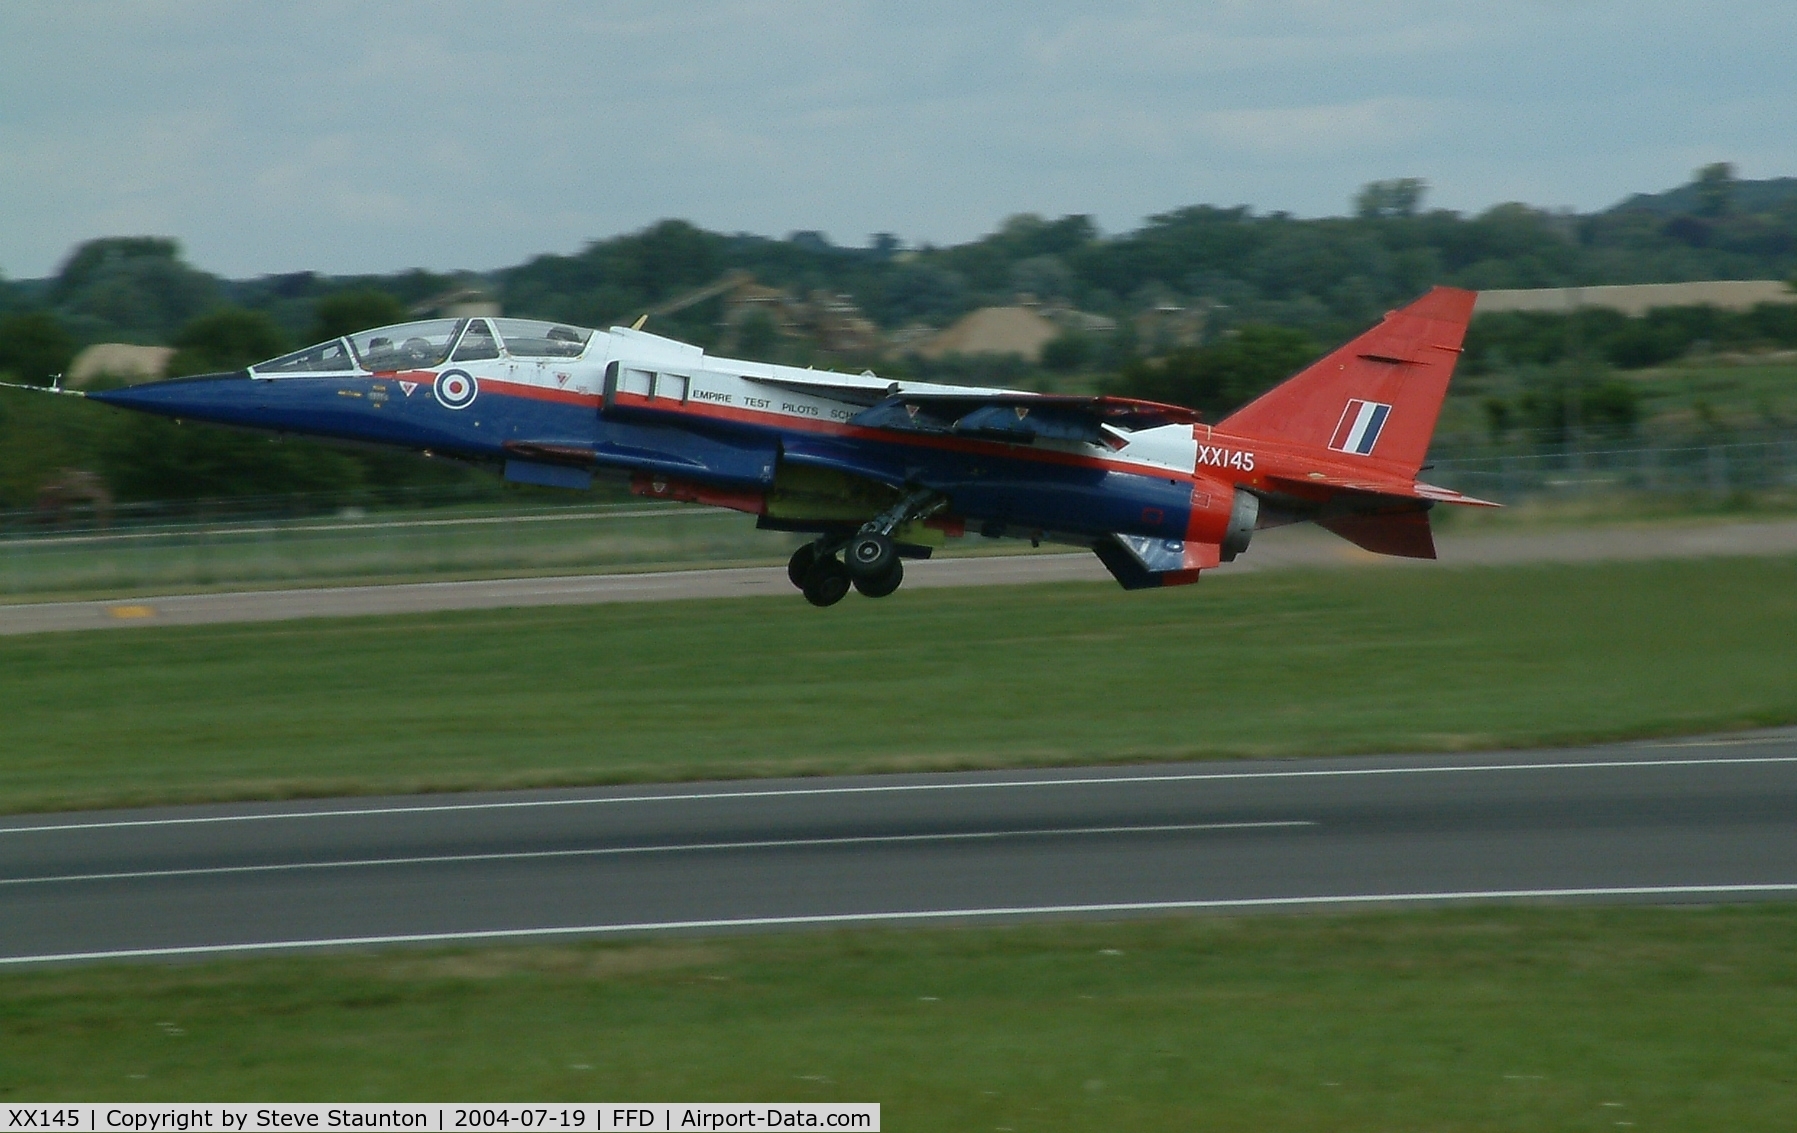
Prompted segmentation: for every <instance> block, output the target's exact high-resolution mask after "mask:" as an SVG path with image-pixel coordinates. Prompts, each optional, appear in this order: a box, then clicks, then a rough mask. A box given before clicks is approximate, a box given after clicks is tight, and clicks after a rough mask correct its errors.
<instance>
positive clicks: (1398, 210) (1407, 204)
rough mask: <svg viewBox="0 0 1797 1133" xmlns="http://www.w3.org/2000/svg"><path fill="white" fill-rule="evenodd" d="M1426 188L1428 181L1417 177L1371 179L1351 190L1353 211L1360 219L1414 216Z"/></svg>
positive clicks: (1420, 204)
mask: <svg viewBox="0 0 1797 1133" xmlns="http://www.w3.org/2000/svg"><path fill="white" fill-rule="evenodd" d="M1428 191H1429V183H1428V182H1427V181H1424V180H1423V179H1422V178H1420V177H1398V178H1395V179H1393V180H1390V181H1371V182H1368V183H1367V184H1365V185H1363V186H1361V189H1360V192H1359V193H1357V194H1355V196H1354V215H1355V216H1358V217H1359V218H1360V219H1362V220H1386V219H1390V218H1392V217H1402V216H1415V215H1416V214H1417V213H1418V212H1419V211H1420V210H1421V209H1422V205H1423V194H1425V193H1427V192H1428Z"/></svg>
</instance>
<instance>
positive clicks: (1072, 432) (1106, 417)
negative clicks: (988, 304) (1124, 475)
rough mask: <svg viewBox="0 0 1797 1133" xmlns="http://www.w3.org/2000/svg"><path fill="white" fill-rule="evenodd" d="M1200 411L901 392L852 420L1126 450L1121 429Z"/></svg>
mask: <svg viewBox="0 0 1797 1133" xmlns="http://www.w3.org/2000/svg"><path fill="white" fill-rule="evenodd" d="M1198 421H1199V417H1198V414H1197V412H1196V411H1194V410H1191V409H1186V408H1184V407H1182V406H1178V405H1162V404H1160V403H1159V402H1155V401H1138V400H1136V399H1135V398H1128V397H1079V396H1074V395H1066V394H1042V393H1018V392H1013V391H1005V390H991V391H987V390H980V391H968V392H959V391H957V392H935V391H929V392H924V391H910V390H904V389H902V388H901V389H899V390H896V391H894V392H893V393H892V394H891V395H890V396H888V397H885V398H883V399H881V400H880V401H879V402H878V403H877V404H875V405H873V406H872V407H871V408H868V409H866V410H863V411H862V412H861V413H858V414H856V415H855V416H854V417H853V418H851V419H850V423H851V424H855V425H863V426H866V427H868V428H875V429H898V430H901V431H905V432H915V433H955V434H960V435H964V436H979V437H986V438H989V439H993V440H1004V441H1011V442H1013V443H1017V444H1030V443H1032V442H1034V441H1037V440H1062V441H1080V442H1084V443H1086V444H1100V445H1106V446H1108V447H1110V448H1121V447H1123V445H1125V444H1127V443H1128V438H1127V437H1125V436H1123V435H1122V433H1120V432H1119V431H1118V430H1121V429H1129V430H1132V431H1134V430H1139V429H1153V428H1158V427H1160V426H1162V425H1186V424H1197V423H1198Z"/></svg>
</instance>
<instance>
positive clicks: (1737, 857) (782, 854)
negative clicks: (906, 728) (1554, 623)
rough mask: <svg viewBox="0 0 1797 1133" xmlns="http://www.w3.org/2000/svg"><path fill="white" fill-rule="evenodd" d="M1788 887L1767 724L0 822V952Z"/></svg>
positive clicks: (1681, 895)
mask: <svg viewBox="0 0 1797 1133" xmlns="http://www.w3.org/2000/svg"><path fill="white" fill-rule="evenodd" d="M1792 897H1797V729H1785V730H1780V731H1775V732H1762V733H1752V734H1743V735H1738V736H1721V737H1713V738H1707V739H1695V740H1682V741H1665V742H1659V743H1641V744H1630V745H1621V746H1613V747H1602V748H1587V749H1579V750H1562V751H1541V752H1528V753H1500V754H1484V755H1475V756H1420V757H1404V758H1356V759H1316V760H1281V761H1266V762H1233V763H1188V764H1168V765H1155V766H1141V767H1127V768H1105V769H1070V770H1055V771H1031V772H1014V773H990V772H988V773H973V774H956V775H906V776H881V777H861V778H842V779H813V780H779V781H777V780H765V781H749V782H734V783H710V784H685V785H663V786H649V787H620V788H611V789H584V790H568V791H532V792H517V793H504V794H487V795H447V796H421V797H409V798H389V799H340V800H324V801H311V802H304V803H286V804H253V805H236V806H209V807H187V808H177V809H166V810H140V811H109V812H94V813H86V814H58V815H48V816H29V815H21V816H12V817H9V818H6V819H4V820H0V965H19V964H32V963H52V962H59V961H60V962H66V961H73V960H97V959H132V958H138V959H150V958H166V957H179V956H203V955H210V954H215V953H232V952H255V951H269V950H291V949H304V948H319V947H348V946H370V945H392V944H403V943H428V942H458V941H461V942H467V941H480V940H526V939H575V938H582V937H599V936H608V935H620V934H632V935H636V934H643V935H647V934H656V933H678V932H721V931H741V930H747V929H754V928H792V927H801V926H817V925H831V924H838V925H851V924H860V925H865V924H882V923H956V922H961V923H965V922H970V921H971V922H985V921H992V920H1001V919H1042V918H1051V917H1072V916H1079V917H1118V916H1127V915H1140V914H1167V913H1173V912H1201V911H1211V912H1236V913H1240V912H1248V911H1254V910H1266V909H1307V908H1308V909H1314V908H1342V907H1372V906H1398V907H1408V906H1413V905H1421V904H1429V903H1439V902H1446V901H1505V900H1569V901H1606V900H1636V901H1654V902H1691V901H1700V902H1716V901H1739V900H1748V899H1766V898H1780V899H1789V898H1792Z"/></svg>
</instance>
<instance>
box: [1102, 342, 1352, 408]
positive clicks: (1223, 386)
mask: <svg viewBox="0 0 1797 1133" xmlns="http://www.w3.org/2000/svg"><path fill="white" fill-rule="evenodd" d="M1316 355H1317V347H1316V343H1314V342H1313V341H1311V338H1310V336H1309V335H1307V334H1305V333H1304V332H1303V331H1297V330H1291V329H1289V328H1287V327H1275V326H1265V325H1260V324H1254V323H1249V324H1246V325H1244V326H1242V327H1241V328H1240V329H1239V330H1238V331H1237V332H1236V333H1235V334H1233V335H1231V336H1230V337H1228V338H1226V339H1224V340H1223V341H1221V342H1218V343H1215V344H1213V345H1210V346H1204V347H1197V348H1186V349H1183V350H1175V351H1173V352H1172V353H1171V354H1168V355H1167V356H1166V357H1165V358H1161V359H1157V360H1152V361H1136V362H1132V363H1130V364H1129V365H1127V366H1125V367H1124V368H1123V372H1122V373H1121V374H1119V375H1118V377H1117V381H1116V382H1115V383H1114V388H1115V389H1116V391H1117V392H1118V393H1121V394H1124V395H1125V396H1128V397H1141V398H1147V399H1148V400H1150V401H1164V402H1168V403H1170V404H1173V405H1184V406H1187V407H1188V408H1191V409H1197V410H1199V411H1201V412H1204V413H1207V414H1213V415H1215V414H1222V413H1225V412H1227V411H1228V410H1231V409H1233V408H1235V407H1236V406H1238V405H1241V404H1242V403H1244V402H1247V401H1250V400H1252V399H1253V398H1255V397H1257V396H1259V395H1260V394H1262V393H1264V392H1266V391H1267V390H1269V389H1271V388H1272V387H1273V386H1275V385H1277V384H1278V383H1280V382H1281V381H1284V380H1285V379H1286V378H1288V377H1290V376H1291V375H1292V374H1294V373H1296V372H1297V371H1298V370H1299V369H1301V368H1303V366H1304V365H1305V364H1306V363H1308V362H1310V361H1311V360H1312V359H1314V358H1315V357H1316Z"/></svg>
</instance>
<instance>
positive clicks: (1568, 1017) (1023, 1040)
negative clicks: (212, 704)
mask: <svg viewBox="0 0 1797 1133" xmlns="http://www.w3.org/2000/svg"><path fill="white" fill-rule="evenodd" d="M1793 1050H1797V907H1794V906H1791V905H1758V906H1748V907H1739V908H1723V909H1686V910H1677V909H1617V908H1611V909H1582V910H1580V909H1545V908H1514V907H1513V908H1505V909H1451V910H1436V911H1430V912H1425V913H1404V914H1395V913H1394V914H1387V913H1365V914H1356V915H1352V916H1292V917H1261V918H1253V919H1226V918H1192V919H1188V920H1177V921H1155V922H1141V921H1138V922H1127V923H1121V924H1110V925H1104V924H1079V925H1049V926H1029V927H1014V928H981V929H967V930H952V929H948V930H915V931H898V932H882V931H873V930H870V931H857V932H846V933H840V934H822V933H815V934H797V935H791V936H759V937H735V938H729V939H723V940H707V941H668V942H659V943H651V944H642V943H617V942H614V943H608V944H591V945H573V946H566V947H541V948H497V949H485V950H474V951H456V952H400V953H387V954H383V955H378V956H348V957H344V956H336V957H307V958H301V959H259V960H251V961H236V962H219V963H208V964H204V965H196V966H158V967H131V968H77V969H64V970H60V971H48V972H34V973H14V974H9V975H6V976H0V1098H6V1099H9V1100H25V1099H30V1100H42V1101H51V1100H58V1099H71V1100H83V1101H101V1100H118V1101H151V1100H162V1099H167V1100H177V1099H196V1098H204V1099H212V1100H218V1101H226V1100H235V1099H244V1100H249V1099H255V1100H270V1101H274V1100H320V1101H325V1100H329V1101H354V1100H370V1101H373V1100H402V1099H408V1100H445V1099H453V1100H468V1101H475V1100H501V1099H511V1100H539V1101H550V1100H563V1099H566V1100H574V1099H583V1100H593V1099H613V1100H625V1099H629V1100H638V1099H650V1100H655V1099H659V1100H681V1101H686V1100H693V1101H697V1100H749V1099H754V1100H794V1101H806V1100H817V1101H826V1100H842V1101H877V1102H880V1103H882V1105H883V1106H884V1119H885V1125H886V1128H888V1129H902V1130H912V1129H916V1130H979V1129H986V1130H1007V1129H1008V1130H1016V1131H1019V1133H1021V1131H1025V1130H1061V1129H1092V1130H1098V1129H1131V1130H1160V1129H1166V1130H1190V1129H1205V1130H1275V1129H1291V1130H1316V1129H1328V1130H1344V1131H1345V1130H1410V1129H1415V1130H1423V1129H1428V1130H1514V1129H1592V1130H1597V1129H1604V1130H1615V1129H1617V1128H1618V1127H1628V1126H1630V1125H1633V1126H1634V1127H1636V1128H1641V1129H1690V1130H1723V1129H1726V1130H1761V1129H1763V1130H1789V1129H1791V1128H1793V1127H1797V1063H1794V1062H1793V1060H1792V1054H1791V1052H1792V1051H1793Z"/></svg>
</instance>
